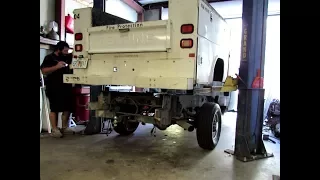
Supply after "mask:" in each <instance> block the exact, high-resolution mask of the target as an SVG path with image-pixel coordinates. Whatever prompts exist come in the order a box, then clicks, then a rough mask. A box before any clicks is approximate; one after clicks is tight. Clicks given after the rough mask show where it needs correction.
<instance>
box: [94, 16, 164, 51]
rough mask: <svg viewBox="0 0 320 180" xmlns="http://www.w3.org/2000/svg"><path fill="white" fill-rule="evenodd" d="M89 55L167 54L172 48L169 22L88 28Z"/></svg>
mask: <svg viewBox="0 0 320 180" xmlns="http://www.w3.org/2000/svg"><path fill="white" fill-rule="evenodd" d="M88 33H89V39H88V41H89V47H88V52H89V53H120V52H123V53H127V52H157V51H158V52H165V51H167V50H168V49H169V48H170V24H169V23H168V21H151V22H143V23H128V24H117V25H109V26H100V27H92V28H88Z"/></svg>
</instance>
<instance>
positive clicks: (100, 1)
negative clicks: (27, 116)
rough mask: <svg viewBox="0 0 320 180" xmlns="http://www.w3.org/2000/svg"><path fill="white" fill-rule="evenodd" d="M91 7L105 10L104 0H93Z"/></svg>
mask: <svg viewBox="0 0 320 180" xmlns="http://www.w3.org/2000/svg"><path fill="white" fill-rule="evenodd" d="M93 8H96V9H100V10H101V11H103V12H106V0H93Z"/></svg>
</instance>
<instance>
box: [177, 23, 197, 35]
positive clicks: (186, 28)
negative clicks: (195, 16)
mask: <svg viewBox="0 0 320 180" xmlns="http://www.w3.org/2000/svg"><path fill="white" fill-rule="evenodd" d="M180 31H181V33H182V34H192V33H193V31H194V26H193V24H183V25H182V26H181V29H180Z"/></svg>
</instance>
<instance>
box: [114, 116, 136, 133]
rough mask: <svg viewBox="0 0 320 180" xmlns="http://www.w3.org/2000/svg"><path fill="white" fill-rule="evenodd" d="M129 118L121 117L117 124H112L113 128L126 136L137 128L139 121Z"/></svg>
mask: <svg viewBox="0 0 320 180" xmlns="http://www.w3.org/2000/svg"><path fill="white" fill-rule="evenodd" d="M129 120H130V118H129V117H127V116H125V117H123V120H122V121H120V122H119V123H117V126H114V127H113V130H114V131H115V132H117V133H118V134H120V135H122V136H128V135H130V134H132V133H133V132H134V131H135V130H136V129H137V128H138V126H139V122H133V121H129Z"/></svg>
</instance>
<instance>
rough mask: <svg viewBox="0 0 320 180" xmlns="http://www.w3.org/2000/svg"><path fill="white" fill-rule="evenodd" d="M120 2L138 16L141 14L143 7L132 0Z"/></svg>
mask: <svg viewBox="0 0 320 180" xmlns="http://www.w3.org/2000/svg"><path fill="white" fill-rule="evenodd" d="M121 1H122V2H124V3H126V4H127V5H128V6H130V7H131V8H132V9H134V10H135V11H136V12H137V13H138V14H142V13H143V10H144V9H143V7H142V6H140V5H139V4H138V3H137V2H135V1H134V0H121Z"/></svg>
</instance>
